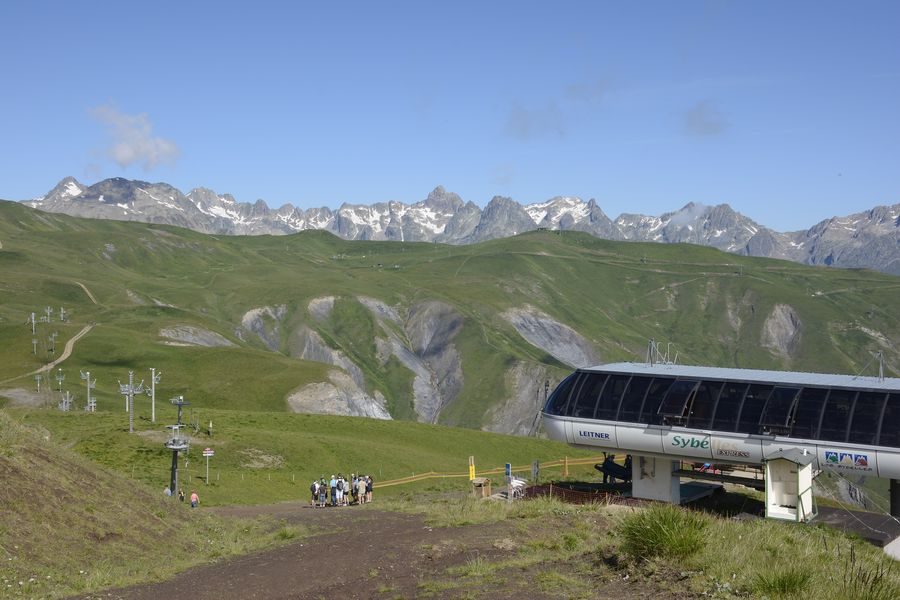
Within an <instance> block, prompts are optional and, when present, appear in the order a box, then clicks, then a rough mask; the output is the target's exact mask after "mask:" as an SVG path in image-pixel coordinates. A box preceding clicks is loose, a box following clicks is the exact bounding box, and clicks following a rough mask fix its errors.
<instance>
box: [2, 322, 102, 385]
mask: <svg viewBox="0 0 900 600" xmlns="http://www.w3.org/2000/svg"><path fill="white" fill-rule="evenodd" d="M94 325H95V324H94V323H91V324H90V325H85V326H84V327H82V328H81V331H79V332H78V333H76V334H75V335H73V336H72V337H71V338H69V340H68V341H67V342H66V346H65V348H63V351H62V354H60V355H59V358H57V359H56V360H54V361H53V362H51V363H47V364H46V365H44V366H43V367H40V368H38V369H35V370H34V371H31V372H30V373H25V374H23V375H18V376H16V377H10V378H9V379H4V380H3V381H0V385H3V384H4V383H9V382H10V381H16V380H17V379H22V378H23V377H30V376H32V375H37V374H38V373H44V372H47V371H51V370H52V369H53V368H54V367H55V366H56V365H58V364H60V363H61V362H63V361H65V360H66V359H67V358H69V357H70V356H71V355H72V350H73V349H74V348H75V342H77V341H78V340H80V339H81V338H83V337H84V336H85V335H87V334H88V332H89V331H90V330H91V329H93V328H94Z"/></svg>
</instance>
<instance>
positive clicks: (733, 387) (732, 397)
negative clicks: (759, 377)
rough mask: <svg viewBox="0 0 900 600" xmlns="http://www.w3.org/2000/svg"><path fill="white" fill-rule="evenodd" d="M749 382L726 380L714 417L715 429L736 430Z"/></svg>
mask: <svg viewBox="0 0 900 600" xmlns="http://www.w3.org/2000/svg"><path fill="white" fill-rule="evenodd" d="M747 387H748V384H746V383H735V382H732V381H727V382H725V386H724V387H723V388H722V393H721V394H720V395H719V402H718V403H717V404H716V415H715V417H713V427H712V428H713V429H716V430H718V431H734V428H735V426H736V425H737V418H738V413H739V412H740V411H741V402H743V401H744V394H745V393H746V392H747Z"/></svg>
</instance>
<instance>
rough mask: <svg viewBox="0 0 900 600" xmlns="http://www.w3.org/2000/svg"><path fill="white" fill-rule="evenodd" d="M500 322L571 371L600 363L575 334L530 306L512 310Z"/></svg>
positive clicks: (579, 336) (584, 340) (593, 352)
mask: <svg viewBox="0 0 900 600" xmlns="http://www.w3.org/2000/svg"><path fill="white" fill-rule="evenodd" d="M502 316H503V318H504V319H506V320H507V321H508V322H509V323H510V325H512V326H513V327H514V328H515V329H516V331H518V332H519V335H521V336H522V337H523V338H525V339H526V340H527V341H528V343H530V344H531V345H532V346H537V347H538V348H540V349H541V350H543V351H544V352H546V353H547V354H550V355H551V356H553V357H554V358H555V359H557V360H558V361H560V362H561V363H563V364H566V365H569V366H570V367H575V368H578V367H588V366H591V365H595V364H597V363H598V362H599V358H598V356H597V354H596V352H595V351H594V347H593V346H592V345H591V343H590V342H589V341H587V340H586V339H584V337H582V336H581V335H580V334H579V333H578V332H576V331H575V330H574V329H572V328H571V327H569V326H568V325H563V324H562V323H560V322H559V321H556V320H555V319H553V318H552V317H550V316H549V315H547V314H545V313H543V312H541V311H539V310H537V309H536V308H534V307H531V306H525V307H524V308H511V309H509V310H507V311H506V312H504V313H503V315H502Z"/></svg>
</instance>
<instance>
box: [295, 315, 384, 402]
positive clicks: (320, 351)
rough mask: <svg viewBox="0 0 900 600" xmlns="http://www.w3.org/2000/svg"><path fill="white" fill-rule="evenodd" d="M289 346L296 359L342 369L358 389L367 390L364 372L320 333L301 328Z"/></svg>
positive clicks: (304, 327)
mask: <svg viewBox="0 0 900 600" xmlns="http://www.w3.org/2000/svg"><path fill="white" fill-rule="evenodd" d="M288 346H289V349H290V355H291V356H293V357H294V358H301V359H303V360H312V361H315V362H320V363H325V364H327V365H332V366H335V367H340V368H342V369H343V370H344V371H346V372H347V373H348V374H349V375H350V377H351V378H352V379H353V381H354V383H355V384H356V387H357V388H359V389H365V387H366V378H365V376H364V375H363V372H362V370H361V369H360V368H359V367H358V366H356V363H354V362H353V361H352V360H350V358H348V357H347V355H346V354H344V353H343V352H341V351H340V350H336V349H334V348H332V347H331V346H329V345H328V344H327V343H325V340H323V339H322V336H321V335H319V333H318V332H316V331H313V330H312V329H310V328H309V327H306V326H303V327H300V328H299V329H297V330H296V331H294V332H293V333H292V334H291V339H290V342H289V344H288Z"/></svg>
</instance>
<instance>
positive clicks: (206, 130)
mask: <svg viewBox="0 0 900 600" xmlns="http://www.w3.org/2000/svg"><path fill="white" fill-rule="evenodd" d="M329 5H330V6H329ZM898 24H900V2H895V1H884V2H876V1H863V2H846V1H840V2H838V1H830V0H824V1H822V0H820V1H814V2H721V1H715V2H687V1H685V2H670V1H668V2H629V3H622V2H611V1H610V2H554V3H551V2H521V1H517V2H468V1H456V2H452V3H449V2H447V3H437V2H421V1H420V2H350V1H344V2H340V3H296V2H291V3H287V2H285V3H274V2H255V3H248V2H244V3H229V2H215V3H201V2H190V3H189V2H178V3H174V2H172V3H170V2H153V3H131V2H99V1H96V2H41V1H34V2H5V3H2V6H0V66H2V69H0V77H2V78H3V79H2V80H3V88H2V90H3V93H2V94H0V135H2V138H3V142H4V143H2V144H0V198H6V199H12V200H21V199H28V198H32V197H35V196H39V195H42V194H44V193H46V192H47V191H49V190H50V189H51V188H52V187H53V186H54V185H55V184H56V183H57V182H58V181H59V180H60V179H62V178H63V177H65V176H67V175H72V176H74V177H76V178H77V179H78V180H79V181H81V182H83V183H86V184H92V183H95V182H97V181H99V180H101V179H104V178H107V177H117V176H120V177H127V178H133V179H143V180H148V181H154V182H156V181H164V182H167V183H170V184H172V185H174V186H175V187H177V188H179V189H181V190H182V191H184V192H187V191H189V190H190V189H192V188H194V187H200V186H203V187H208V188H211V189H213V190H215V191H216V192H218V193H220V194H221V193H230V194H232V195H234V196H235V197H236V198H237V199H238V200H240V201H244V202H252V201H255V200H256V199H258V198H262V199H264V200H265V201H266V202H267V203H268V204H269V206H272V207H277V206H280V205H282V204H284V203H287V202H290V203H291V204H293V205H295V206H299V207H303V208H308V207H312V206H329V207H331V208H337V207H338V206H340V204H341V203H344V202H350V203H373V202H377V201H385V200H400V201H403V202H407V203H412V202H416V201H419V200H422V199H424V198H425V197H426V196H427V195H428V193H429V192H430V191H431V190H432V189H433V188H434V187H435V186H437V185H443V186H444V187H445V188H447V189H448V190H450V191H454V192H456V193H458V194H460V196H462V198H463V199H464V200H471V201H473V202H475V203H476V204H478V205H481V206H484V205H485V204H486V203H487V202H488V201H489V200H490V199H491V198H492V197H493V196H495V195H503V196H509V197H512V198H514V199H515V200H517V201H519V202H521V203H523V204H524V203H532V202H541V201H544V200H547V199H549V198H551V197H553V196H557V195H567V196H578V197H581V198H582V199H585V200H587V199H588V198H595V199H596V200H597V202H598V203H599V205H600V206H601V208H603V210H604V211H605V212H606V213H607V214H608V215H609V216H610V217H612V218H614V217H616V216H618V215H619V214H620V213H623V212H632V213H643V214H654V215H658V214H661V213H663V212H666V211H671V210H675V209H677V208H680V207H681V206H683V205H684V204H686V203H687V202H691V201H693V202H700V203H704V204H719V203H728V204H730V205H731V206H732V207H734V208H735V209H736V210H738V211H740V212H742V213H743V214H745V215H747V216H749V217H751V218H753V219H755V220H757V221H758V222H760V223H762V224H763V225H766V226H769V227H772V228H774V229H777V230H780V231H787V230H794V229H803V228H806V227H808V226H812V225H813V224H815V223H816V222H818V221H819V220H821V219H825V218H828V217H830V216H833V215H845V214H850V213H853V212H858V211H861V210H865V209H867V208H871V207H873V206H876V205H879V204H895V203H898V202H900V109H898V107H900V36H898V34H897V26H898Z"/></svg>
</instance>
